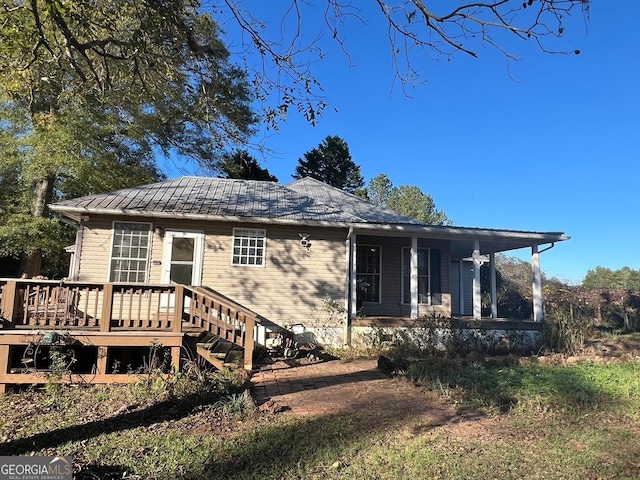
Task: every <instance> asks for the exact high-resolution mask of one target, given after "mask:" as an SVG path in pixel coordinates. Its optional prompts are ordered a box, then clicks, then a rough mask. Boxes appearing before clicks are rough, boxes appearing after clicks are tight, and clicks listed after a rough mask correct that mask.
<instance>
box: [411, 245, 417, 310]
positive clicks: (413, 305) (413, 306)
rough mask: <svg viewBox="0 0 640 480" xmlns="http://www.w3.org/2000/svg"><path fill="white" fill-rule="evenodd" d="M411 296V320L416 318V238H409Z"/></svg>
mask: <svg viewBox="0 0 640 480" xmlns="http://www.w3.org/2000/svg"><path fill="white" fill-rule="evenodd" d="M409 292H410V294H411V318H412V319H416V318H418V237H411V272H410V275H409Z"/></svg>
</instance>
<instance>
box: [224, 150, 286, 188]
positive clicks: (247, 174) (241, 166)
mask: <svg viewBox="0 0 640 480" xmlns="http://www.w3.org/2000/svg"><path fill="white" fill-rule="evenodd" d="M220 171H221V172H222V178H242V179H244V180H264V181H268V182H277V181H278V179H277V178H276V177H275V176H273V175H271V174H270V173H269V170H267V169H266V168H262V167H261V166H260V164H259V163H258V160H256V159H255V158H254V157H252V156H251V155H250V154H249V152H248V151H247V150H236V151H234V152H233V153H227V154H225V155H223V157H222V161H221V162H220Z"/></svg>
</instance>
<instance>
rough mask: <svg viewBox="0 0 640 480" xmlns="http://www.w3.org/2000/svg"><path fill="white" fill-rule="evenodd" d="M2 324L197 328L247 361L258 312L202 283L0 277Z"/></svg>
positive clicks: (104, 329)
mask: <svg viewBox="0 0 640 480" xmlns="http://www.w3.org/2000/svg"><path fill="white" fill-rule="evenodd" d="M0 316H1V317H2V323H1V324H0V334H2V331H3V330H5V329H13V330H15V329H40V330H47V329H67V330H97V331H101V332H117V331H150V332H154V331H158V332H160V331H165V332H174V333H182V332H184V331H186V330H193V329H195V330H200V331H206V332H210V333H212V334H214V335H217V336H219V337H222V338H224V339H226V340H228V341H230V342H232V343H234V344H236V345H238V346H240V347H242V348H244V350H245V366H246V365H250V364H251V355H252V353H253V346H254V328H255V324H256V318H257V315H256V314H255V313H254V312H252V311H251V310H249V309H247V308H245V307H243V306H242V305H240V304H238V303H237V302H234V301H233V300H231V299H229V298H227V297H225V296H224V295H221V294H219V293H218V292H215V291H213V290H211V289H208V288H204V287H188V286H184V285H178V284H172V285H141V284H124V283H104V284H103V283H91V282H66V281H65V282H60V281H54V280H27V279H24V280H23V279H0Z"/></svg>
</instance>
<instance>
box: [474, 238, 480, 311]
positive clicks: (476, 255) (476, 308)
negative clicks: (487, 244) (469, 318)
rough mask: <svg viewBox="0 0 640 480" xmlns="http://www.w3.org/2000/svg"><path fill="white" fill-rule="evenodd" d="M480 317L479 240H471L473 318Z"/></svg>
mask: <svg viewBox="0 0 640 480" xmlns="http://www.w3.org/2000/svg"><path fill="white" fill-rule="evenodd" d="M481 318H482V297H481V295H480V241H479V240H474V241H473V319H474V320H480V319H481Z"/></svg>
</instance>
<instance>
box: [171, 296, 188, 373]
mask: <svg viewBox="0 0 640 480" xmlns="http://www.w3.org/2000/svg"><path fill="white" fill-rule="evenodd" d="M184 303H185V302H184V285H176V287H175V291H174V307H173V320H172V321H171V331H172V332H173V333H180V332H182V314H183V313H184ZM171 367H172V368H173V369H175V371H176V372H177V371H180V347H171Z"/></svg>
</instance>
